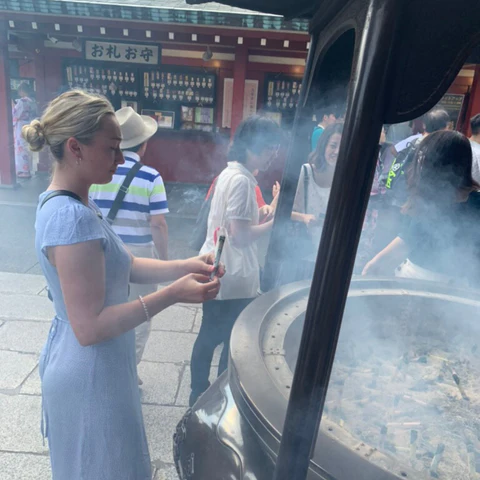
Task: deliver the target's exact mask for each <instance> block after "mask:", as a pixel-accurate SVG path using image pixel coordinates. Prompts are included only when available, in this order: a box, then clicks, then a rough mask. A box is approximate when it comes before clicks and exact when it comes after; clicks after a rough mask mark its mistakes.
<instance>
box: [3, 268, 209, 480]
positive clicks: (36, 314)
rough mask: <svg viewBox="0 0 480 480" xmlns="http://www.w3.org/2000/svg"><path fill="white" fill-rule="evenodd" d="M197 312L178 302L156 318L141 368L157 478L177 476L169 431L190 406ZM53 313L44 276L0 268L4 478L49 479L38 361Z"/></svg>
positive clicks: (170, 479) (144, 403)
mask: <svg viewBox="0 0 480 480" xmlns="http://www.w3.org/2000/svg"><path fill="white" fill-rule="evenodd" d="M200 312H201V311H200V310H199V309H198V308H197V307H195V306H192V305H180V306H173V307H171V308H169V309H167V310H165V311H164V312H162V313H161V314H160V315H158V316H157V317H155V318H154V319H153V325H152V329H153V330H152V334H151V337H150V340H149V342H148V344H147V348H146V350H145V355H144V361H143V362H142V363H141V364H140V365H139V375H140V376H141V378H142V380H143V382H144V385H143V387H142V403H143V413H144V417H145V424H146V429H147V436H148V441H149V445H150V453H151V458H152V463H153V465H154V479H155V480H173V479H176V478H177V476H176V472H175V468H174V466H173V463H172V462H173V460H172V434H173V431H174V428H175V426H176V423H177V422H178V420H179V419H180V418H181V416H182V415H183V413H184V412H185V410H186V406H187V403H188V394H189V381H190V372H189V367H188V363H189V358H190V353H191V349H192V345H193V342H194V341H195V336H196V333H197V332H198V328H199V321H200V317H199V315H200ZM52 315H53V309H52V305H51V303H50V301H49V300H48V298H47V297H46V292H45V282H44V279H43V277H42V276H40V275H29V274H18V273H1V272H0V365H1V369H0V479H2V480H47V479H50V478H51V476H50V465H49V459H48V448H47V445H43V443H42V437H41V435H40V406H41V390H40V379H39V376H38V359H39V354H40V351H41V349H42V346H43V343H44V341H45V339H46V337H47V333H48V329H49V324H50V320H51V318H52ZM217 363H218V355H217V356H216V360H215V362H214V364H217ZM212 373H213V372H212Z"/></svg>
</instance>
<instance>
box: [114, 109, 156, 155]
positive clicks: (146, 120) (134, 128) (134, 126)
mask: <svg viewBox="0 0 480 480" xmlns="http://www.w3.org/2000/svg"><path fill="white" fill-rule="evenodd" d="M115 116H116V117H117V120H118V123H119V124H120V128H121V130H122V137H123V140H122V143H120V148H121V149H122V150H125V149H127V148H131V147H136V146H137V145H141V144H142V143H145V142H146V141H147V140H148V139H149V138H151V137H153V135H155V132H156V131H157V129H158V124H157V122H156V121H155V120H154V119H153V118H151V117H147V116H146V115H139V114H138V113H137V112H136V111H135V110H134V109H133V108H132V107H124V108H121V109H120V110H117V111H116V112H115Z"/></svg>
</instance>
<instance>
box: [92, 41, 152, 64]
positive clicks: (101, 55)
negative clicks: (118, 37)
mask: <svg viewBox="0 0 480 480" xmlns="http://www.w3.org/2000/svg"><path fill="white" fill-rule="evenodd" d="M159 50H160V48H159V47H158V46H157V45H151V44H139V43H116V42H97V41H95V40H87V41H86V42H85V58H86V59H87V60H96V61H101V62H122V63H134V64H141V65H158V64H159V59H160V51H159Z"/></svg>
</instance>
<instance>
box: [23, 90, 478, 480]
mask: <svg viewBox="0 0 480 480" xmlns="http://www.w3.org/2000/svg"><path fill="white" fill-rule="evenodd" d="M22 98H23V97H22ZM25 102H28V101H27V100H24V101H23V103H25ZM19 105H21V103H19ZM339 117H340V115H338V113H335V109H328V108H327V109H322V110H321V111H320V112H319V113H318V115H317V119H318V125H317V126H316V127H315V129H314V130H313V132H312V136H311V147H312V152H311V153H310V155H309V157H308V159H306V163H305V164H304V165H302V166H301V170H300V178H299V182H298V185H297V191H296V195H295V200H294V205H293V211H292V215H291V222H292V224H295V225H298V226H301V227H302V228H298V229H297V233H298V235H301V236H303V237H308V239H309V241H310V242H311V244H312V245H313V248H314V249H316V248H317V247H318V242H319V240H320V236H321V232H322V227H323V219H324V217H325V214H326V211H327V205H328V200H329V196H330V189H331V185H332V181H333V176H334V173H335V167H336V164H337V159H338V155H339V150H340V145H341V143H342V134H343V122H342V121H340V119H339ZM19 121H20V120H19ZM22 121H23V124H22V125H21V126H22V128H21V141H22V142H23V143H22V145H26V144H28V145H29V147H30V150H31V151H34V152H35V151H40V150H41V149H43V148H44V147H48V148H49V150H50V152H51V154H52V156H53V158H54V159H55V167H54V173H53V176H52V179H51V183H50V185H49V187H48V189H47V191H46V192H44V193H43V194H42V195H41V196H40V201H39V206H38V209H37V217H36V225H35V227H36V241H35V244H36V251H37V255H38V258H39V262H40V265H41V268H42V271H43V274H44V275H45V277H46V279H47V283H48V288H49V292H50V297H51V300H52V301H53V303H54V307H55V318H54V320H53V322H52V327H51V330H50V333H49V335H48V339H47V343H46V345H45V347H44V350H43V352H42V356H41V360H40V375H41V379H42V398H43V406H42V410H43V411H42V428H43V433H44V435H45V436H47V437H48V440H49V447H50V455H51V463H52V471H53V478H54V479H64V478H68V479H72V480H75V479H78V480H80V479H81V478H107V477H105V472H109V476H108V478H112V479H113V478H117V477H118V478H120V477H121V478H135V479H139V480H140V479H144V480H147V479H148V480H150V478H151V471H150V458H149V453H148V446H147V442H146V436H145V429H144V423H143V417H142V412H141V405H140V391H139V386H138V385H139V384H141V383H142V381H141V380H140V379H139V378H138V374H137V364H138V363H139V362H140V361H141V358H142V354H143V351H144V349H145V344H146V342H147V339H148V336H149V332H150V325H151V323H150V320H151V318H152V317H153V316H155V315H157V314H158V313H159V312H161V311H162V310H164V309H165V308H167V307H169V306H171V305H173V304H175V303H177V302H183V303H198V304H201V305H202V311H203V315H202V323H201V327H200V331H199V334H198V336H197V339H196V341H195V344H194V347H193V350H192V356H191V362H190V369H191V394H190V406H192V405H193V404H194V403H195V402H196V400H197V399H198V398H199V396H200V395H201V394H202V393H203V392H204V391H205V390H206V389H207V388H208V387H209V385H210V384H209V373H210V368H211V363H212V357H213V353H214V350H215V349H216V348H217V347H218V346H219V345H221V344H223V350H222V354H221V358H220V364H219V367H218V374H219V375H220V374H221V373H222V372H223V371H224V370H225V369H226V368H227V362H228V354H229V351H228V348H229V340H230V335H231V332H232V329H233V325H234V323H235V320H236V319H237V317H238V315H239V314H240V312H241V311H242V310H243V309H244V308H245V307H246V306H247V305H248V304H249V303H250V302H251V301H252V300H253V299H254V298H255V297H257V296H258V295H259V292H260V273H261V269H260V264H259V258H258V251H257V245H256V242H257V240H259V239H260V238H261V237H263V236H265V235H268V233H269V232H270V230H271V228H272V225H273V217H274V214H275V209H276V205H277V201H278V194H279V190H280V186H279V184H278V183H276V184H275V185H274V186H273V190H272V198H273V201H272V202H271V203H270V204H267V203H266V202H265V200H264V199H263V196H262V193H261V190H260V189H259V186H258V184H257V181H256V176H257V174H258V173H259V172H261V171H265V170H267V169H268V168H269V166H270V165H271V163H272V162H273V161H275V159H276V158H277V156H278V153H279V150H280V148H281V145H282V144H283V134H282V130H281V128H280V127H279V126H278V124H277V123H275V122H274V121H273V120H271V119H269V118H267V117H263V116H257V115H255V116H252V117H249V118H247V119H246V120H244V121H243V122H242V123H241V125H240V126H239V127H238V128H237V130H236V132H235V135H234V137H233V139H232V142H231V145H230V148H229V152H228V163H227V166H226V168H225V169H224V170H223V171H222V172H221V173H220V174H219V175H218V177H217V178H216V179H215V180H214V182H213V184H212V186H211V188H210V190H209V192H208V194H207V199H206V201H208V202H209V210H208V218H206V220H205V222H206V225H205V234H204V236H205V238H204V239H203V245H202V246H201V248H200V251H199V253H198V256H196V257H193V258H190V259H186V260H168V250H167V245H168V228H167V224H166V221H165V215H166V214H167V213H168V204H167V197H166V192H165V185H164V183H163V180H162V177H161V175H160V174H159V172H157V171H156V170H155V169H153V168H151V167H148V166H145V165H144V164H143V163H142V158H143V156H144V154H145V151H146V148H147V145H148V141H149V139H150V138H151V137H152V136H153V135H154V134H155V132H156V130H157V124H156V122H155V121H154V120H152V119H151V118H149V117H145V116H142V115H138V114H137V113H136V112H135V111H134V110H133V109H132V108H130V107H127V108H122V109H120V110H119V111H117V112H114V110H113V108H112V106H111V104H110V103H109V102H108V101H107V100H106V99H104V98H102V97H100V96H96V95H91V94H87V93H84V92H81V91H70V92H66V93H63V94H62V95H60V96H59V97H58V98H56V99H55V100H54V101H52V102H51V103H50V105H49V106H48V107H47V109H46V110H45V112H44V113H43V115H42V117H41V118H40V119H37V120H31V121H27V120H26V119H24V120H22ZM423 122H424V127H425V128H424V131H423V132H422V133H420V134H416V135H409V134H408V133H411V132H408V129H406V128H404V127H405V125H403V126H402V128H401V129H400V128H397V129H396V131H395V132H392V131H391V130H390V129H389V128H388V127H386V128H384V129H383V130H382V135H381V138H380V140H379V149H378V161H377V168H376V171H375V176H374V181H373V187H372V190H371V200H370V203H369V207H368V210H367V214H366V218H365V222H364V231H363V234H362V238H361V241H360V245H359V254H358V256H357V265H356V271H357V273H362V274H363V275H397V276H402V277H410V278H420V279H424V280H433V281H442V282H449V283H452V282H453V283H458V284H460V285H468V286H478V283H479V282H478V281H479V275H480V274H479V273H478V272H479V271H480V270H479V268H478V258H479V250H478V248H479V247H480V245H478V244H477V242H478V240H477V238H478V235H477V234H476V222H477V221H478V220H479V218H478V215H480V193H479V192H478V190H479V189H480V178H479V177H480V165H479V162H480V115H476V116H475V117H473V118H472V119H471V130H472V137H471V139H470V140H468V139H467V138H466V137H465V136H464V135H462V134H460V133H458V132H455V131H451V130H449V128H448V126H449V123H450V119H449V116H448V114H447V112H445V111H443V110H433V111H432V112H429V113H428V114H426V115H425V117H424V119H423ZM400 134H401V135H407V137H405V138H402V139H400V140H399V139H398V135H400ZM389 139H390V140H392V139H394V142H389V141H388V140H389ZM22 168H23V167H22ZM25 171H26V170H25ZM359 181H361V179H359ZM220 237H223V238H224V239H225V241H224V243H223V254H222V262H223V264H221V265H220V266H219V268H218V270H217V269H216V268H215V267H214V251H215V249H216V248H217V245H218V243H219V242H218V240H219V238H220ZM223 265H225V266H223ZM166 282H170V284H169V285H168V286H166V287H164V288H162V289H160V290H158V287H157V286H158V284H160V283H166ZM79 391H81V392H83V395H82V396H81V397H80V396H79V395H78V392H79ZM105 445H108V452H109V454H108V455H103V454H102V453H101V452H103V451H104V448H105ZM87 458H88V461H86V459H87Z"/></svg>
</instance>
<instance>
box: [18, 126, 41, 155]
mask: <svg viewBox="0 0 480 480" xmlns="http://www.w3.org/2000/svg"><path fill="white" fill-rule="evenodd" d="M22 137H23V138H24V139H25V141H26V142H27V143H28V145H29V147H30V150H31V151H32V152H39V151H40V150H42V149H43V147H44V146H45V143H46V139H45V133H44V131H43V125H42V124H41V123H40V121H39V120H33V121H32V122H31V123H30V125H25V126H24V127H23V128H22Z"/></svg>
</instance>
